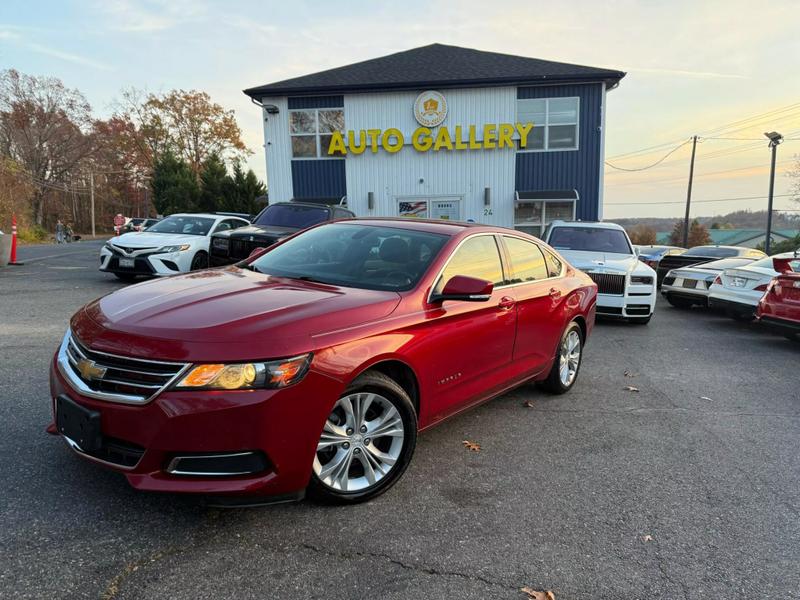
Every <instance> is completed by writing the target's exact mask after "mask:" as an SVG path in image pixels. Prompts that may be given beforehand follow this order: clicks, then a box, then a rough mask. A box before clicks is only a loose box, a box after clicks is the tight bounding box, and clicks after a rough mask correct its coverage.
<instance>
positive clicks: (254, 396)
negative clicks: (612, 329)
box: [48, 219, 597, 503]
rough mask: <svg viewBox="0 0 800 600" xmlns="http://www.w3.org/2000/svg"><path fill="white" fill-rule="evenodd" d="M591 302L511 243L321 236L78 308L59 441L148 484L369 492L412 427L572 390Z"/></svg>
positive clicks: (235, 492)
mask: <svg viewBox="0 0 800 600" xmlns="http://www.w3.org/2000/svg"><path fill="white" fill-rule="evenodd" d="M596 293H597V288H596V286H595V284H594V283H593V282H592V280H591V279H589V277H588V276H586V275H584V274H583V273H581V272H580V271H578V270H576V269H574V268H573V267H572V266H570V265H569V264H568V263H567V262H566V261H565V260H564V259H563V258H561V257H560V256H559V255H558V253H557V252H555V251H554V250H553V249H552V248H550V247H549V246H547V245H546V244H544V243H542V242H541V241H539V240H537V239H535V238H533V237H530V236H528V235H525V234H523V233H519V232H516V231H511V230H508V229H502V228H497V227H488V226H482V225H474V224H467V223H447V222H439V221H422V220H420V221H417V220H403V219H356V220H351V221H340V222H336V223H328V224H323V225H320V226H317V227H314V228H311V229H308V230H306V231H304V232H301V233H299V234H297V235H295V236H293V237H291V238H288V239H287V240H285V241H283V242H281V243H279V244H277V245H275V246H272V247H271V248H270V249H269V250H268V251H267V252H265V253H263V254H261V255H260V256H255V257H252V258H251V259H249V260H248V261H245V262H244V263H240V264H239V265H238V266H230V267H226V268H224V269H216V270H208V271H200V272H196V273H191V274H187V275H180V276H175V277H170V278H167V279H163V280H156V281H150V282H145V283H141V284H139V285H134V286H131V287H127V288H125V289H122V290H119V291H116V292H114V293H112V294H109V295H108V296H105V297H103V298H100V299H99V300H95V301H94V302H91V303H89V304H88V305H86V306H85V307H83V308H82V309H81V310H79V311H78V312H77V313H76V314H75V316H73V317H72V320H71V322H70V326H69V329H68V331H67V332H66V334H65V336H64V339H63V342H62V343H61V347H60V348H59V350H58V352H57V353H56V355H55V357H54V359H53V362H52V368H51V373H50V383H51V390H52V409H53V418H54V422H53V423H52V424H51V425H50V427H49V429H48V430H49V431H50V432H51V433H54V434H59V435H61V436H62V437H63V438H64V439H65V440H66V442H67V444H68V445H69V446H70V447H71V448H72V449H73V450H74V451H75V452H76V453H77V454H78V455H80V456H82V457H84V458H86V459H88V460H91V461H95V462H97V463H100V464H103V465H105V466H108V467H110V468H112V469H115V470H118V471H121V472H123V473H124V474H125V476H126V477H127V479H128V481H129V482H130V484H131V485H133V486H134V487H135V488H138V489H141V490H157V491H165V492H194V493H200V494H213V495H223V496H233V497H234V498H235V499H236V500H237V501H239V502H245V501H251V500H258V501H263V500H265V499H269V500H281V499H291V498H300V497H302V496H303V495H304V493H305V492H306V491H308V492H309V494H311V495H313V496H314V497H316V498H319V499H321V500H324V501H334V502H344V503H347V502H357V501H362V500H366V499H368V498H371V497H373V496H376V495H377V494H380V493H381V492H384V491H385V490H386V489H388V488H389V487H391V485H392V484H394V483H395V482H396V481H397V480H398V478H399V477H400V476H401V475H402V474H403V472H404V470H405V469H406V467H407V466H408V464H409V461H410V460H411V456H412V454H413V452H414V446H415V443H416V437H417V432H418V431H421V430H423V429H426V428H428V427H431V426H433V425H435V424H437V423H439V422H440V421H442V420H443V419H445V418H447V417H449V416H451V415H454V414H456V413H458V412H460V411H462V410H464V409H466V408H469V407H471V406H475V405H476V404H479V403H481V402H484V401H486V400H489V399H491V398H493V397H495V396H497V395H499V394H502V393H503V392H505V391H506V390H508V389H510V388H513V387H514V386H518V385H520V384H522V383H524V382H526V381H536V382H539V383H540V385H541V386H542V387H544V388H545V389H547V390H549V391H550V392H554V393H563V392H566V391H567V390H569V389H570V388H571V387H572V386H573V385H574V384H575V381H576V379H577V376H578V370H579V368H580V365H581V356H582V350H583V346H584V344H585V342H586V338H587V336H588V335H589V334H590V332H591V331H592V327H593V325H594V319H595V297H596Z"/></svg>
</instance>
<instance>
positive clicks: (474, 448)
mask: <svg viewBox="0 0 800 600" xmlns="http://www.w3.org/2000/svg"><path fill="white" fill-rule="evenodd" d="M461 443H462V444H464V447H465V448H466V449H467V450H472V451H473V452H480V450H481V445H480V444H476V443H475V442H470V441H469V440H464V441H463V442H461Z"/></svg>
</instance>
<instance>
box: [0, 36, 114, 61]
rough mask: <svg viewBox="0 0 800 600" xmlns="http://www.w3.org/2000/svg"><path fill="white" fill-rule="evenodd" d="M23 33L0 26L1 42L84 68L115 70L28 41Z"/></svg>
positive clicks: (78, 55)
mask: <svg viewBox="0 0 800 600" xmlns="http://www.w3.org/2000/svg"><path fill="white" fill-rule="evenodd" d="M22 31H24V28H19V27H12V26H6V25H0V40H6V41H8V42H10V43H12V44H14V45H16V46H19V47H20V48H24V49H26V50H30V51H31V52H36V53H38V54H44V55H46V56H51V57H53V58H57V59H59V60H63V61H66V62H71V63H74V64H77V65H82V66H84V67H90V68H92V69H99V70H101V71H111V70H113V68H112V67H111V66H110V65H108V64H105V63H103V62H100V61H98V60H94V59H93V58H88V57H86V56H81V55H80V54H74V53H72V52H66V51H64V50H60V49H58V48H53V47H52V46H46V45H44V44H40V43H39V42H31V41H28V40H27V39H25V36H23V35H22V34H21V32H22Z"/></svg>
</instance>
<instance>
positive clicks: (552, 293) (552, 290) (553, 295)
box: [550, 287, 561, 300]
mask: <svg viewBox="0 0 800 600" xmlns="http://www.w3.org/2000/svg"><path fill="white" fill-rule="evenodd" d="M550 297H551V298H552V299H553V300H557V299H559V298H561V290H559V289H558V288H554V287H552V288H550Z"/></svg>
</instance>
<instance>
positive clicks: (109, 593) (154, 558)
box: [100, 547, 186, 600]
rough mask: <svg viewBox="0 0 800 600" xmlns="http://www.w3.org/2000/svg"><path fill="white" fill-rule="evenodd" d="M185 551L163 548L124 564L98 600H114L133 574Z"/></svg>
mask: <svg viewBox="0 0 800 600" xmlns="http://www.w3.org/2000/svg"><path fill="white" fill-rule="evenodd" d="M185 549H186V547H180V548H178V547H170V548H165V549H163V550H159V551H157V552H154V553H153V554H150V555H149V556H145V557H144V558H140V559H138V560H133V561H131V562H128V563H126V564H125V566H124V567H122V570H121V571H120V572H119V573H117V574H116V575H115V576H114V577H112V578H111V581H109V582H108V585H107V586H106V589H105V590H104V591H103V593H102V594H100V599H101V600H114V598H116V597H117V594H119V590H120V587H121V586H122V583H123V582H124V581H125V580H126V579H127V578H128V577H130V576H131V575H132V574H133V573H135V572H136V571H138V570H139V569H140V568H142V567H145V566H149V565H151V564H153V563H156V562H158V561H160V560H161V559H163V558H166V557H167V556H172V555H175V554H179V553H180V552H183V550H185Z"/></svg>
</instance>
